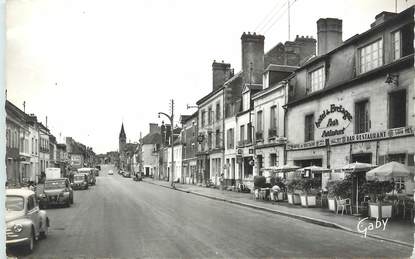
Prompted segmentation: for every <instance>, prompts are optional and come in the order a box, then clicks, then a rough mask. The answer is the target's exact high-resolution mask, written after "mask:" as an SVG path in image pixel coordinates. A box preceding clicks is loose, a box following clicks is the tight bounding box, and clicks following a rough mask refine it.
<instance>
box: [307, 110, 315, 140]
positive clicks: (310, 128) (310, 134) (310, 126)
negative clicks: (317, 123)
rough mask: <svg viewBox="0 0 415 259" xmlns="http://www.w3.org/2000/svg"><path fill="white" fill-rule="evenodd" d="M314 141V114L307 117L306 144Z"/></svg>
mask: <svg viewBox="0 0 415 259" xmlns="http://www.w3.org/2000/svg"><path fill="white" fill-rule="evenodd" d="M311 140H314V114H309V115H307V116H305V142H307V141H311Z"/></svg>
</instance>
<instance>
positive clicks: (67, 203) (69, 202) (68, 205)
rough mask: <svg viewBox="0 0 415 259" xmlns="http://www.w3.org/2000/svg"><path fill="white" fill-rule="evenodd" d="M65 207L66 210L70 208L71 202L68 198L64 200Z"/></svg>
mask: <svg viewBox="0 0 415 259" xmlns="http://www.w3.org/2000/svg"><path fill="white" fill-rule="evenodd" d="M65 206H66V207H67V208H69V207H70V206H71V200H70V199H69V198H68V199H67V200H66V203H65Z"/></svg>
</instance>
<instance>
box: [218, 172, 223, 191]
mask: <svg viewBox="0 0 415 259" xmlns="http://www.w3.org/2000/svg"><path fill="white" fill-rule="evenodd" d="M219 184H220V190H221V191H223V173H222V174H221V175H220V177H219Z"/></svg>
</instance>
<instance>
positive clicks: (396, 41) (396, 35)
mask: <svg viewBox="0 0 415 259" xmlns="http://www.w3.org/2000/svg"><path fill="white" fill-rule="evenodd" d="M392 53H393V60H397V59H400V58H401V31H395V32H393V33H392Z"/></svg>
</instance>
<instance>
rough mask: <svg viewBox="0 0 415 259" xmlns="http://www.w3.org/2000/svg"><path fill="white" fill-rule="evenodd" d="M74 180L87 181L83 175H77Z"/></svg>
mask: <svg viewBox="0 0 415 259" xmlns="http://www.w3.org/2000/svg"><path fill="white" fill-rule="evenodd" d="M74 180H75V181H83V180H85V176H84V175H81V174H79V175H75V176H74Z"/></svg>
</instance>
